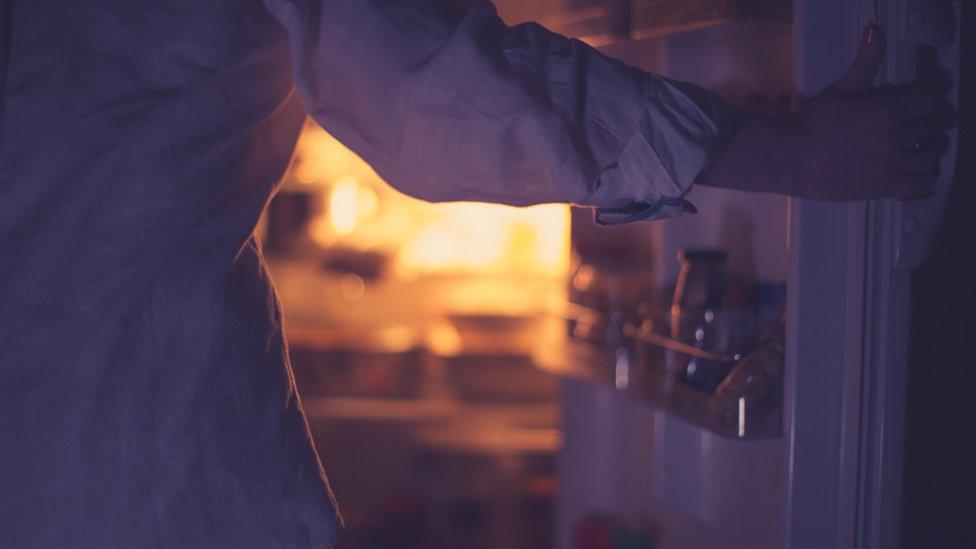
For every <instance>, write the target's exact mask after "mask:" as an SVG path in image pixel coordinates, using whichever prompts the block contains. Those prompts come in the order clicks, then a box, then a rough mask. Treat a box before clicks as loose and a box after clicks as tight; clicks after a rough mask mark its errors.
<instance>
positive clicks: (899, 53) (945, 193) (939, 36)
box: [885, 0, 961, 269]
mask: <svg viewBox="0 0 976 549" xmlns="http://www.w3.org/2000/svg"><path fill="white" fill-rule="evenodd" d="M960 6H961V2H959V1H958V0H956V1H954V2H952V4H951V7H950V5H949V4H947V3H945V2H939V1H937V0H904V1H900V2H893V3H892V5H891V8H892V9H891V11H890V13H889V18H888V28H889V29H894V31H895V37H896V39H895V40H891V41H890V45H889V52H888V60H887V64H886V66H885V80H886V81H888V82H889V83H895V82H908V81H911V80H912V79H914V76H915V62H916V55H917V48H918V46H919V45H923V46H929V47H933V48H936V49H937V50H938V59H939V63H940V65H942V67H943V68H944V69H945V70H946V71H947V72H948V73H949V77H950V79H951V80H950V88H949V90H948V95H947V99H948V101H949V104H950V105H951V106H952V108H953V109H955V110H956V111H958V106H959V20H960V17H959V15H960ZM956 134H957V130H956V129H955V128H950V129H949V131H948V146H947V149H946V152H945V154H944V155H943V156H942V159H941V161H940V165H939V178H938V180H937V182H936V184H935V187H934V189H933V193H934V194H933V195H932V196H930V197H927V198H922V199H911V200H902V201H900V202H898V203H897V205H896V212H895V219H896V220H897V222H898V224H899V226H898V227H896V228H895V230H896V232H897V238H895V246H896V250H895V263H896V266H897V267H898V268H903V269H911V268H914V267H918V266H920V265H922V264H923V263H925V261H926V259H927V258H928V254H929V250H930V249H931V248H932V245H933V243H934V242H935V238H936V236H937V235H938V231H939V228H940V226H941V221H942V217H943V215H944V212H945V209H946V204H947V202H948V199H949V186H950V185H951V183H952V180H953V178H954V177H955V169H956V141H957V136H956Z"/></svg>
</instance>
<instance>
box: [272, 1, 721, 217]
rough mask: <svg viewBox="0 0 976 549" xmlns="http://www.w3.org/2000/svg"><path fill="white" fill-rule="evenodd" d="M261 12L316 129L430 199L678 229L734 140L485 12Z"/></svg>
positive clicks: (699, 92)
mask: <svg viewBox="0 0 976 549" xmlns="http://www.w3.org/2000/svg"><path fill="white" fill-rule="evenodd" d="M445 2H447V3H446V4H445ZM265 3H266V5H267V6H268V8H269V9H270V10H271V11H272V13H273V14H274V15H275V16H276V17H277V18H278V19H279V20H280V21H281V22H282V23H283V24H284V26H285V27H286V28H287V29H288V32H289V35H290V38H291V41H292V53H293V64H294V67H295V79H296V84H297V86H298V89H299V92H300V93H301V96H302V99H303V100H304V102H305V104H306V107H307V108H308V110H309V112H310V113H311V115H312V116H313V117H314V118H315V120H316V121H318V122H319V123H320V124H322V126H323V127H325V128H326V129H327V130H328V131H329V132H330V133H332V134H333V135H335V136H336V137H337V138H338V139H339V140H340V141H342V142H343V143H345V144H346V145H347V146H348V147H350V148H351V149H352V150H353V151H355V152H356V153H358V154H359V155H360V156H362V157H363V158H364V159H365V160H366V161H367V162H368V163H369V164H371V165H372V166H373V167H374V168H375V169H376V170H377V171H378V172H379V173H380V175H381V176H382V177H383V178H384V179H386V180H387V181H388V182H389V183H390V184H392V185H393V186H394V187H396V188H398V189H400V190H401V191H403V192H405V193H407V194H410V195H414V196H417V197H420V198H424V199H427V200H433V201H444V200H478V201H488V202H501V203H506V204H514V205H527V204H535V203H540V202H573V203H576V204H582V205H587V206H594V207H596V208H597V209H598V220H602V221H604V222H608V223H613V222H624V221H631V220H636V219H649V218H659V217H673V216H677V215H680V214H681V212H682V207H683V200H682V197H683V195H684V194H685V193H686V192H687V191H688V189H689V188H690V186H691V184H692V182H693V181H694V180H695V178H696V177H697V176H698V175H699V174H700V173H701V171H702V169H703V167H704V166H706V165H707V164H708V163H709V162H711V160H712V158H713V157H714V156H715V154H716V153H717V152H718V150H719V149H720V148H721V146H722V144H723V143H724V142H725V140H726V138H727V136H728V133H729V130H730V129H731V121H732V113H733V110H732V109H731V108H730V107H729V106H728V105H726V104H725V103H724V102H722V101H721V100H720V99H719V98H718V97H717V96H715V95H714V94H712V93H710V92H707V91H705V90H703V89H701V88H699V87H697V86H693V85H690V84H684V83H678V82H672V81H669V80H666V79H664V78H661V77H658V76H655V75H652V74H648V73H646V72H644V71H642V70H639V69H636V68H633V67H629V66H626V65H624V64H623V63H620V62H618V61H616V60H614V59H610V58H608V57H606V56H604V55H602V54H600V53H599V52H597V51H595V50H594V49H593V48H590V47H589V46H587V45H585V44H583V43H581V42H579V41H576V40H570V39H568V38H566V37H563V36H560V35H558V34H554V33H551V32H549V31H547V30H546V29H544V28H542V27H540V26H538V25H534V24H525V25H520V26H517V27H508V26H506V25H504V24H503V23H502V21H501V20H500V19H499V18H498V16H497V15H496V13H495V10H494V7H493V6H492V4H491V3H490V2H488V1H486V0H475V1H473V2H471V3H470V4H471V5H470V7H468V8H466V9H461V10H456V9H450V4H452V3H453V4H457V3H458V2H455V1H454V0H265Z"/></svg>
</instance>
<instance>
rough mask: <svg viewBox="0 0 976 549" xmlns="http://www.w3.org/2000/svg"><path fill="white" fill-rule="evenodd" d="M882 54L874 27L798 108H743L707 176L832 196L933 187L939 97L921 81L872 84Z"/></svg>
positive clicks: (722, 182) (718, 181) (885, 194)
mask: <svg viewBox="0 0 976 549" xmlns="http://www.w3.org/2000/svg"><path fill="white" fill-rule="evenodd" d="M883 53H884V40H883V38H882V36H881V31H880V29H878V27H876V26H874V25H869V26H868V27H865V29H864V39H863V40H862V44H861V49H860V51H859V52H858V54H857V57H856V58H855V60H854V62H853V63H852V64H851V66H850V68H848V70H847V71H846V72H845V73H844V75H843V76H842V77H841V78H840V80H838V81H837V83H836V84H835V85H833V86H832V87H830V88H829V89H827V90H826V91H824V92H822V93H820V94H819V95H817V96H815V97H813V98H812V99H810V100H808V101H806V102H804V103H803V104H802V106H801V107H800V109H799V111H798V112H797V113H796V114H794V115H793V116H791V117H789V118H785V119H774V118H766V117H760V116H757V115H752V114H748V113H742V116H741V117H740V119H739V121H738V123H737V126H736V130H735V131H734V133H733V135H732V137H731V138H730V141H729V143H728V144H727V145H726V147H725V148H724V149H723V152H722V153H721V154H720V155H719V157H718V158H717V159H716V161H715V162H714V163H713V164H712V166H711V167H710V168H709V169H708V170H707V171H706V172H705V173H704V174H702V177H701V181H700V182H701V183H703V184H705V185H712V186H719V187H728V188H735V189H741V190H752V191H765V192H778V193H782V194H788V195H792V196H797V197H801V198H810V199H815V200H832V201H843V200H867V199H876V198H906V197H912V196H919V195H924V194H926V193H928V192H929V191H930V189H931V186H932V184H933V182H934V181H935V178H936V175H937V170H938V163H939V156H940V151H939V150H937V149H938V148H937V147H936V143H935V139H934V138H935V137H936V133H935V129H934V126H932V125H931V124H932V123H931V121H930V120H929V119H931V117H932V114H933V112H934V111H935V109H936V106H937V105H938V101H939V98H938V96H937V95H936V94H935V93H934V92H928V91H923V90H921V89H919V88H917V87H906V88H902V89H899V90H898V91H891V92H879V91H877V90H872V89H871V83H872V81H873V80H874V76H875V74H876V73H877V70H878V67H879V65H880V63H881V59H882V56H883Z"/></svg>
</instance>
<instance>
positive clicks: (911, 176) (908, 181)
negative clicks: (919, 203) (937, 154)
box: [894, 172, 939, 198]
mask: <svg viewBox="0 0 976 549" xmlns="http://www.w3.org/2000/svg"><path fill="white" fill-rule="evenodd" d="M938 175H939V174H938V173H937V172H927V173H903V174H901V175H898V176H896V177H895V181H894V184H895V188H897V189H898V194H899V198H922V197H925V196H928V195H929V194H930V193H931V192H932V186H933V184H934V183H935V179H936V177H938Z"/></svg>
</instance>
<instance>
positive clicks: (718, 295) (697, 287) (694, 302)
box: [671, 248, 729, 392]
mask: <svg viewBox="0 0 976 549" xmlns="http://www.w3.org/2000/svg"><path fill="white" fill-rule="evenodd" d="M678 261H680V262H681V270H680V271H679V273H678V279H677V282H676V284H675V288H674V296H673V299H672V302H671V338H672V339H674V340H677V341H679V342H681V343H684V344H687V345H691V346H692V347H695V348H696V349H701V350H704V351H710V352H716V351H721V350H722V349H719V348H718V347H720V346H721V342H720V339H721V338H720V335H721V334H720V333H719V330H718V319H719V313H721V310H722V305H723V301H724V300H725V294H726V290H727V289H728V287H729V276H728V273H727V271H726V268H725V264H726V262H727V261H728V255H727V254H726V253H725V251H724V250H721V249H714V248H708V249H682V250H678ZM678 360H679V363H678V364H677V365H676V366H677V368H676V370H677V372H678V373H679V375H680V376H681V377H682V379H684V380H685V381H687V382H689V383H691V384H692V385H695V386H696V387H699V388H701V389H704V390H706V391H709V392H712V391H714V390H715V388H716V387H717V386H718V384H719V383H721V382H722V379H723V378H724V377H725V374H727V373H728V365H726V364H723V363H720V362H716V361H709V360H704V359H702V358H698V357H693V356H688V355H678Z"/></svg>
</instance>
